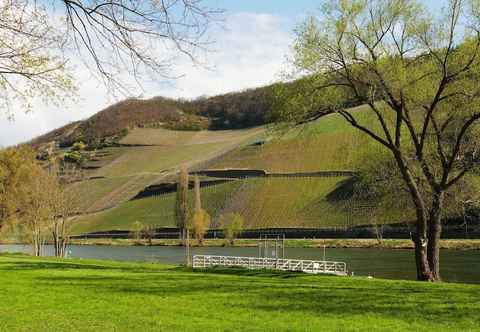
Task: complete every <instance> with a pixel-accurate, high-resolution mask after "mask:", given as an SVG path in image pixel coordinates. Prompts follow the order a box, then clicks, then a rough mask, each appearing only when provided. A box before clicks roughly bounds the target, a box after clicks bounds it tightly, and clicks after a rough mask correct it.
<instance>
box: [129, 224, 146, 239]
mask: <svg viewBox="0 0 480 332" xmlns="http://www.w3.org/2000/svg"><path fill="white" fill-rule="evenodd" d="M144 228H145V226H144V225H143V224H142V223H141V222H140V221H138V220H136V221H135V222H134V223H133V225H132V231H131V232H130V236H131V237H132V238H133V239H134V240H136V241H140V240H141V239H142V236H143V231H144Z"/></svg>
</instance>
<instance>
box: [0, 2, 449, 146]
mask: <svg viewBox="0 0 480 332" xmlns="http://www.w3.org/2000/svg"><path fill="white" fill-rule="evenodd" d="M440 2H442V1H435V0H428V1H425V3H426V4H427V6H428V7H429V8H430V9H431V10H433V11H438V10H440V7H441V4H440ZM319 3H320V2H319V1H318V0H295V1H291V0H241V1H240V0H205V4H206V5H207V6H209V7H213V8H222V9H224V10H225V12H224V14H223V17H224V20H223V22H222V24H220V25H216V26H214V27H213V29H212V30H211V31H210V35H211V36H213V37H214V43H213V44H212V45H211V46H210V47H209V51H208V53H206V54H205V56H204V58H205V60H203V61H201V62H202V64H201V65H198V64H194V63H192V62H191V61H190V60H189V59H187V58H180V59H178V61H177V62H176V63H175V74H176V75H178V76H181V77H180V78H178V79H174V80H161V81H157V82H152V81H150V80H148V81H145V82H143V86H144V93H143V94H142V95H141V96H140V97H143V98H149V97H153V96H166V97H172V98H179V97H182V98H195V97H198V96H204V95H207V96H211V95H216V94H221V93H225V92H230V91H237V90H242V89H246V88H253V87H258V86H262V85H266V84H269V83H272V82H274V81H277V80H278V79H279V76H280V74H281V72H282V71H283V70H284V69H285V68H286V66H287V62H286V57H287V56H288V54H289V51H290V45H291V44H292V41H293V37H294V35H293V29H294V27H295V26H296V25H297V24H299V23H301V22H302V21H303V20H304V19H305V17H306V16H307V15H308V14H311V13H317V11H316V10H317V9H318V7H319ZM77 75H78V76H79V77H87V78H86V79H80V80H78V82H77V83H78V98H77V100H75V101H71V102H68V101H67V102H66V103H65V104H63V105H61V107H59V106H53V105H43V104H41V103H38V104H35V107H34V108H33V110H32V111H31V112H29V113H25V112H23V110H22V109H16V110H14V118H13V119H8V118H7V116H6V115H4V114H2V113H0V147H2V146H3V147H5V146H10V145H13V144H17V143H21V142H25V141H27V140H30V139H32V138H34V137H36V136H38V135H41V134H44V133H46V132H48V131H50V130H52V129H55V128H57V127H60V126H62V125H65V124H67V123H69V122H72V121H76V120H81V119H86V118H88V117H89V116H91V115H93V114H95V113H96V112H98V111H100V110H102V109H103V108H105V107H107V106H108V105H110V104H112V103H113V102H115V101H117V100H118V99H115V97H113V96H111V95H109V94H107V92H106V90H105V88H104V87H103V86H102V85H101V84H99V83H98V82H96V81H94V80H90V79H88V76H87V75H85V73H82V72H79V73H77ZM136 96H138V95H136ZM117 98H118V97H117Z"/></svg>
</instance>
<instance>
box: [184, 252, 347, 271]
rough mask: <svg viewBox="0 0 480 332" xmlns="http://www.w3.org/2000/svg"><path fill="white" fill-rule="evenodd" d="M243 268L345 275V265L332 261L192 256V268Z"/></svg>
mask: <svg viewBox="0 0 480 332" xmlns="http://www.w3.org/2000/svg"><path fill="white" fill-rule="evenodd" d="M215 266H222V267H243V268H247V269H272V270H282V271H301V272H306V273H313V274H318V273H324V274H335V275H347V264H345V263H344V262H333V261H312V260H303V259H276V258H263V257H236V256H210V255H195V256H193V267H194V268H209V267H215Z"/></svg>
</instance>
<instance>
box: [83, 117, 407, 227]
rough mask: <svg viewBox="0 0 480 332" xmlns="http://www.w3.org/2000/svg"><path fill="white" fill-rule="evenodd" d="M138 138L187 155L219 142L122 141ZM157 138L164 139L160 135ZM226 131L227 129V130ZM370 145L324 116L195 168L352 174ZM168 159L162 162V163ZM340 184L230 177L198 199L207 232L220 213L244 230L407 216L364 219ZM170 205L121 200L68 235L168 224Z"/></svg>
mask: <svg viewBox="0 0 480 332" xmlns="http://www.w3.org/2000/svg"><path fill="white" fill-rule="evenodd" d="M358 111H360V112H361V111H362V109H361V108H358ZM361 116H364V115H361ZM365 116H366V117H367V116H368V115H365ZM366 119H367V120H368V118H366ZM141 134H145V135H147V136H148V142H149V144H158V143H159V142H161V141H162V140H164V141H177V142H182V143H181V144H185V145H186V146H188V147H195V148H199V150H196V149H193V150H192V151H196V152H198V151H200V149H202V148H205V147H207V146H210V145H212V144H213V145H215V144H221V138H222V136H221V135H220V133H216V136H215V137H214V136H213V135H207V136H205V134H207V133H197V134H194V133H182V134H181V135H179V134H175V135H176V136H171V135H174V133H171V132H164V133H162V132H160V131H159V132H152V131H151V130H150V129H149V130H146V131H143V132H137V133H133V134H132V135H131V136H129V137H127V138H126V139H125V140H124V141H122V143H124V144H138V143H139V142H146V141H147V140H146V139H145V140H144V139H142V137H141V136H140V135H141ZM164 134H165V135H167V136H163V135H164ZM233 134H234V132H232V133H228V135H233ZM169 135H170V136H169ZM252 137H253V136H252ZM207 140H208V141H207ZM211 140H215V142H211ZM257 141H258V136H257ZM189 144H190V145H189ZM194 144H195V145H194ZM146 148H147V147H146ZM148 148H152V147H148ZM378 148H380V147H377V146H376V143H373V142H371V141H370V140H368V139H366V138H365V137H364V136H363V135H362V134H360V133H358V132H357V131H355V130H354V129H352V128H351V127H349V126H348V125H346V124H345V122H344V120H343V119H341V118H340V117H338V116H336V115H331V116H327V117H325V118H322V119H320V120H318V121H316V122H315V123H311V124H309V125H306V126H304V127H302V128H296V129H294V130H290V131H288V132H284V133H282V134H281V135H278V133H272V132H267V134H266V135H265V141H264V143H263V144H250V145H242V146H239V147H237V148H235V149H232V150H231V151H230V152H228V153H226V154H221V155H220V156H219V157H216V158H212V159H210V160H209V161H208V162H205V163H203V166H204V168H209V169H226V168H243V169H260V170H261V169H263V170H266V171H269V172H286V173H288V172H317V171H332V170H336V171H338V170H353V171H354V170H356V168H357V166H358V165H359V163H361V162H362V158H364V155H365V153H366V152H368V151H371V150H372V149H378ZM159 158H160V157H159ZM205 159H207V158H205ZM168 162H170V159H169V160H168V161H167V160H166V161H165V163H168ZM125 165H126V163H123V162H122V163H119V164H118V166H116V165H112V166H111V167H110V168H108V167H107V168H105V169H104V170H103V171H104V172H106V174H109V175H110V176H113V175H115V174H118V173H120V171H119V170H116V168H117V167H124V168H125V167H126V166H125ZM143 167H145V166H143ZM127 168H128V167H127ZM123 172H125V171H123ZM346 180H347V178H346V177H332V178H314V177H312V178H308V177H307V178H259V179H245V180H238V181H234V182H229V183H224V184H220V185H217V186H213V187H209V188H203V189H202V202H203V204H204V207H205V208H206V210H207V211H208V212H209V214H210V215H211V216H212V218H213V226H214V227H215V226H218V224H217V221H218V218H219V217H220V216H221V215H222V214H225V213H228V212H238V213H241V214H242V215H243V216H244V218H245V220H246V225H245V227H248V228H267V227H325V226H336V227H337V226H338V227H345V226H349V225H353V224H365V223H370V222H372V221H375V222H376V223H384V222H398V221H403V220H405V218H408V216H406V215H405V214H404V213H403V211H384V212H383V213H382V214H381V215H380V216H372V215H371V214H370V213H368V207H362V206H361V205H360V204H357V203H355V202H350V201H349V200H348V199H346V198H345V199H344V197H343V196H345V197H347V196H348V192H345V190H346V189H345V186H344V182H345V181H346ZM191 195H193V194H191ZM342 195H343V196H342ZM174 201H175V195H174V194H173V193H172V194H165V195H160V196H157V197H148V198H142V199H138V200H134V201H129V202H125V203H123V204H120V205H119V206H117V207H116V208H114V209H111V210H108V211H104V212H101V213H98V214H95V215H91V216H85V217H83V218H81V219H80V220H78V222H77V225H76V227H75V230H76V231H77V232H78V233H82V232H88V231H97V230H111V229H130V228H131V226H132V224H133V223H134V222H135V221H140V222H142V223H143V224H146V225H155V226H158V227H165V226H174V225H175V223H174V217H173V207H174ZM192 201H193V199H192ZM352 210H355V218H353V217H352ZM363 210H365V213H364V212H362V211H363Z"/></svg>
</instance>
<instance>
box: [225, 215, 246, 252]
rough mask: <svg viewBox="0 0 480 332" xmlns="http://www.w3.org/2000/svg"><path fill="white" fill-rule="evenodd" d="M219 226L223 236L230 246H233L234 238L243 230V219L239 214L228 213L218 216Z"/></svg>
mask: <svg viewBox="0 0 480 332" xmlns="http://www.w3.org/2000/svg"><path fill="white" fill-rule="evenodd" d="M220 224H221V225H222V228H223V234H224V235H225V238H226V239H227V240H228V242H229V243H230V245H233V244H234V241H235V238H236V237H237V236H238V234H240V232H241V231H242V229H243V224H244V219H243V217H242V215H241V214H239V213H228V214H226V215H224V216H220Z"/></svg>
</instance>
